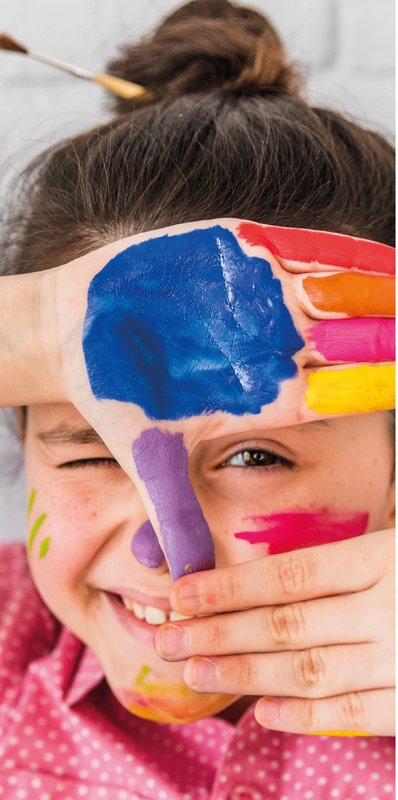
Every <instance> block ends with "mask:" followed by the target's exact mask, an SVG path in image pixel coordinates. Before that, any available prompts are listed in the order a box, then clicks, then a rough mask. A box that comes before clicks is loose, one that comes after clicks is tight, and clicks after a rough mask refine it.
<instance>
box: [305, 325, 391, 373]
mask: <svg viewBox="0 0 398 800" xmlns="http://www.w3.org/2000/svg"><path fill="white" fill-rule="evenodd" d="M305 333H306V337H307V340H308V341H309V342H310V345H311V350H310V358H311V363H318V364H319V363H323V364H325V363H327V364H333V363H335V364H338V363H341V362H344V361H347V362H351V363H352V362H359V363H361V362H364V361H370V362H374V361H376V362H378V361H394V359H395V320H394V319H387V318H386V317H365V318H364V319H330V320H323V321H322V322H317V323H315V324H314V325H312V327H311V328H308V329H307V330H306V332H305ZM321 359H322V360H321Z"/></svg>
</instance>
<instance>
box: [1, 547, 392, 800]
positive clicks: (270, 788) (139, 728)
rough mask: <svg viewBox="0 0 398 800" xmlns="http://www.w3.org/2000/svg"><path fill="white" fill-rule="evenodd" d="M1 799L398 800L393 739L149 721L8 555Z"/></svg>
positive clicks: (19, 556)
mask: <svg viewBox="0 0 398 800" xmlns="http://www.w3.org/2000/svg"><path fill="white" fill-rule="evenodd" d="M0 609H1V623H0V800H4V799H5V798H6V799H7V800H14V798H15V800H23V798H26V800H53V798H55V800H57V798H60V800H80V798H82V797H83V798H89V800H99V799H100V798H104V800H141V798H147V799H148V800H177V798H178V799H179V800H311V798H313V799H314V800H329V798H330V800H334V799H335V798H337V800H393V797H394V739H393V738H392V737H379V736H374V737H352V738H351V737H338V736H337V737H333V736H305V735H298V734H288V733H275V732H274V731H268V730H266V729H264V728H261V727H260V726H259V725H258V724H257V722H256V721H255V719H254V716H253V708H252V707H250V708H248V709H247V711H246V712H245V713H244V715H243V716H242V717H241V718H240V720H239V721H238V723H237V724H236V725H232V724H231V723H229V722H227V721H225V720H223V719H221V718H218V717H209V718H207V719H203V720H200V721H198V722H194V723H189V724H187V725H166V724H159V723H155V722H150V721H146V720H143V719H140V718H138V717H135V716H134V715H132V714H130V713H129V712H128V711H126V710H125V709H124V708H123V707H122V706H121V705H120V703H119V702H118V701H117V700H116V698H115V697H114V695H113V694H112V692H111V691H110V689H109V687H108V685H107V683H106V680H105V678H104V674H103V671H102V668H101V665H100V663H99V662H98V660H97V658H96V656H95V655H94V653H93V652H92V651H91V650H90V649H89V648H87V647H86V646H85V645H83V644H82V642H81V641H80V640H79V639H77V638H76V636H74V635H73V634H72V633H71V632H70V631H69V630H68V629H67V628H65V627H63V626H61V625H60V623H59V622H58V621H57V620H56V619H55V618H54V617H53V615H52V614H51V613H50V611H49V610H48V609H47V608H46V606H45V605H44V604H43V601H42V600H41V598H40V596H39V595H38V593H37V591H36V589H35V587H34V585H33V583H32V580H31V578H30V575H29V570H28V566H27V561H26V556H25V548H24V547H23V545H21V544H17V543H11V544H8V545H5V546H3V547H1V548H0Z"/></svg>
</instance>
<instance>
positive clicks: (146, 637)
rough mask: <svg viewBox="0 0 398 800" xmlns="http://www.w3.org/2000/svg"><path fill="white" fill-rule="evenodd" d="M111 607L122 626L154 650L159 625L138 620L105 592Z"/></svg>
mask: <svg viewBox="0 0 398 800" xmlns="http://www.w3.org/2000/svg"><path fill="white" fill-rule="evenodd" d="M104 596H105V597H106V599H107V601H108V603H109V605H110V606H111V608H112V610H113V612H114V614H115V616H116V617H117V619H118V621H119V622H120V624H121V625H122V626H123V628H124V629H125V630H127V631H128V633H130V634H132V636H134V638H135V639H138V641H139V642H142V644H145V645H146V646H147V647H153V648H154V633H155V629H156V628H157V627H158V626H157V625H150V624H149V623H148V622H146V621H145V620H144V619H137V617H135V616H134V615H133V612H132V611H128V609H127V608H125V607H124V605H123V603H122V602H121V601H120V600H118V599H117V598H116V597H114V596H113V595H112V594H109V593H108V592H104Z"/></svg>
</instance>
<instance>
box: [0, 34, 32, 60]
mask: <svg viewBox="0 0 398 800" xmlns="http://www.w3.org/2000/svg"><path fill="white" fill-rule="evenodd" d="M0 50H12V51H14V53H25V55H27V53H28V50H27V48H26V47H24V46H23V44H19V42H16V41H15V39H11V36H7V34H6V33H0Z"/></svg>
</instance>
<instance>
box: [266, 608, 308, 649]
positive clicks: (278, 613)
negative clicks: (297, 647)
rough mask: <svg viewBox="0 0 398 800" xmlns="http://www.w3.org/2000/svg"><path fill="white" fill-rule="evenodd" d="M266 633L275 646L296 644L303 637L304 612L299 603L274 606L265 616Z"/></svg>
mask: <svg viewBox="0 0 398 800" xmlns="http://www.w3.org/2000/svg"><path fill="white" fill-rule="evenodd" d="M266 620H267V622H266V624H267V625H268V631H267V632H268V633H269V634H270V636H271V639H272V642H273V643H274V644H276V645H286V644H288V645H289V644H290V645H291V644H297V642H298V641H299V640H300V639H302V637H303V635H304V612H303V607H302V605H301V603H295V604H294V605H287V606H275V607H274V608H273V609H271V613H270V614H269V615H266Z"/></svg>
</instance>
